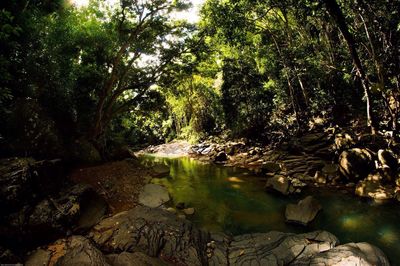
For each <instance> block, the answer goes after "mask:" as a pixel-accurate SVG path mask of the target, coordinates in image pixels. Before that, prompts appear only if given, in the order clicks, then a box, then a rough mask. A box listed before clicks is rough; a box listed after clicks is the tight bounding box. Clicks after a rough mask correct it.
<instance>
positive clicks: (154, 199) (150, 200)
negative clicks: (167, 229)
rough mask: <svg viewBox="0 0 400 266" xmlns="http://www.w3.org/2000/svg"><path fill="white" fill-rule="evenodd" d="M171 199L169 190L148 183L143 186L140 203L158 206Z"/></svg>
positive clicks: (153, 206)
mask: <svg viewBox="0 0 400 266" xmlns="http://www.w3.org/2000/svg"><path fill="white" fill-rule="evenodd" d="M169 200H170V197H169V193H168V190H167V189H166V188H165V187H163V186H160V185H156V184H147V185H145V186H144V187H143V191H142V192H141V193H140V194H139V203H140V204H142V205H144V206H147V207H151V208H157V207H160V206H161V205H163V204H164V203H166V202H168V201H169Z"/></svg>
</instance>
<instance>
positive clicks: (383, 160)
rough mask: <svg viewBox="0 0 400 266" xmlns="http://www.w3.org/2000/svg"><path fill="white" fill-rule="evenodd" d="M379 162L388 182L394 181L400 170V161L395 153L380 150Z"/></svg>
mask: <svg viewBox="0 0 400 266" xmlns="http://www.w3.org/2000/svg"><path fill="white" fill-rule="evenodd" d="M378 161H379V167H380V168H381V170H382V173H383V175H384V176H385V178H386V179H387V180H388V181H392V180H393V179H394V178H395V175H396V173H397V168H398V161H397V158H396V156H395V155H394V153H393V152H392V151H389V150H379V151H378Z"/></svg>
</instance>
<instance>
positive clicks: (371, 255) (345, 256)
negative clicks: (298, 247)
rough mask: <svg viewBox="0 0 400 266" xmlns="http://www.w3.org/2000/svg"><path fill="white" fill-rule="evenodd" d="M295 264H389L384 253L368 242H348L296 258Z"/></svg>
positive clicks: (371, 265)
mask: <svg viewBox="0 0 400 266" xmlns="http://www.w3.org/2000/svg"><path fill="white" fill-rule="evenodd" d="M296 265H299V266H300V265H304V266H305V265H330V266H339V265H358V266H375V265H379V266H389V265H390V264H389V260H388V258H387V257H386V255H385V254H384V253H383V252H382V251H381V250H380V249H379V248H377V247H375V246H373V245H370V244H368V243H349V244H345V245H341V246H337V247H335V248H333V249H330V250H328V251H326V252H321V253H317V254H314V255H313V256H312V257H311V258H304V259H302V260H298V261H296Z"/></svg>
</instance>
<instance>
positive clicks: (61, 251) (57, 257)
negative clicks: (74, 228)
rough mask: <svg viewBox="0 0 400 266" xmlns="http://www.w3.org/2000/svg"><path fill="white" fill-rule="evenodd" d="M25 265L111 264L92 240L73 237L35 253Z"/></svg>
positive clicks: (85, 265) (83, 265) (84, 265)
mask: <svg viewBox="0 0 400 266" xmlns="http://www.w3.org/2000/svg"><path fill="white" fill-rule="evenodd" d="M50 262H51V263H50ZM25 265H28V266H30V265H32V266H36V265H59V266H69V265H82V266H91V265H102V266H103V265H104V266H108V265H110V264H109V263H108V262H107V260H106V258H105V256H104V255H103V254H102V253H101V251H99V250H98V249H97V248H96V247H95V246H94V245H93V244H92V242H91V241H90V240H88V239H86V238H84V237H83V236H71V237H69V238H67V239H60V240H58V241H56V242H55V243H54V244H52V245H50V246H48V247H47V248H46V249H38V250H36V251H34V252H33V253H32V254H31V255H30V256H29V257H28V259H27V261H26V262H25Z"/></svg>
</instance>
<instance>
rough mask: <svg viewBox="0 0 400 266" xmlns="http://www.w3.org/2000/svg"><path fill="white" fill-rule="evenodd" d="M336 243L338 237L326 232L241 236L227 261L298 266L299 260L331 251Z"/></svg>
mask: <svg viewBox="0 0 400 266" xmlns="http://www.w3.org/2000/svg"><path fill="white" fill-rule="evenodd" d="M337 243H338V240H337V238H336V237H335V236H334V235H332V234H330V233H328V232H325V231H316V232H312V233H307V234H300V235H296V234H290V233H281V232H276V231H272V232H269V233H264V234H250V235H241V236H237V237H235V238H234V239H233V241H232V243H231V245H230V247H229V249H228V262H229V265H297V264H296V262H297V261H299V260H302V259H307V258H309V257H311V256H312V255H315V254H318V253H320V252H324V251H327V250H330V249H331V248H333V247H335V246H336V244H337ZM326 265H329V264H326Z"/></svg>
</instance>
